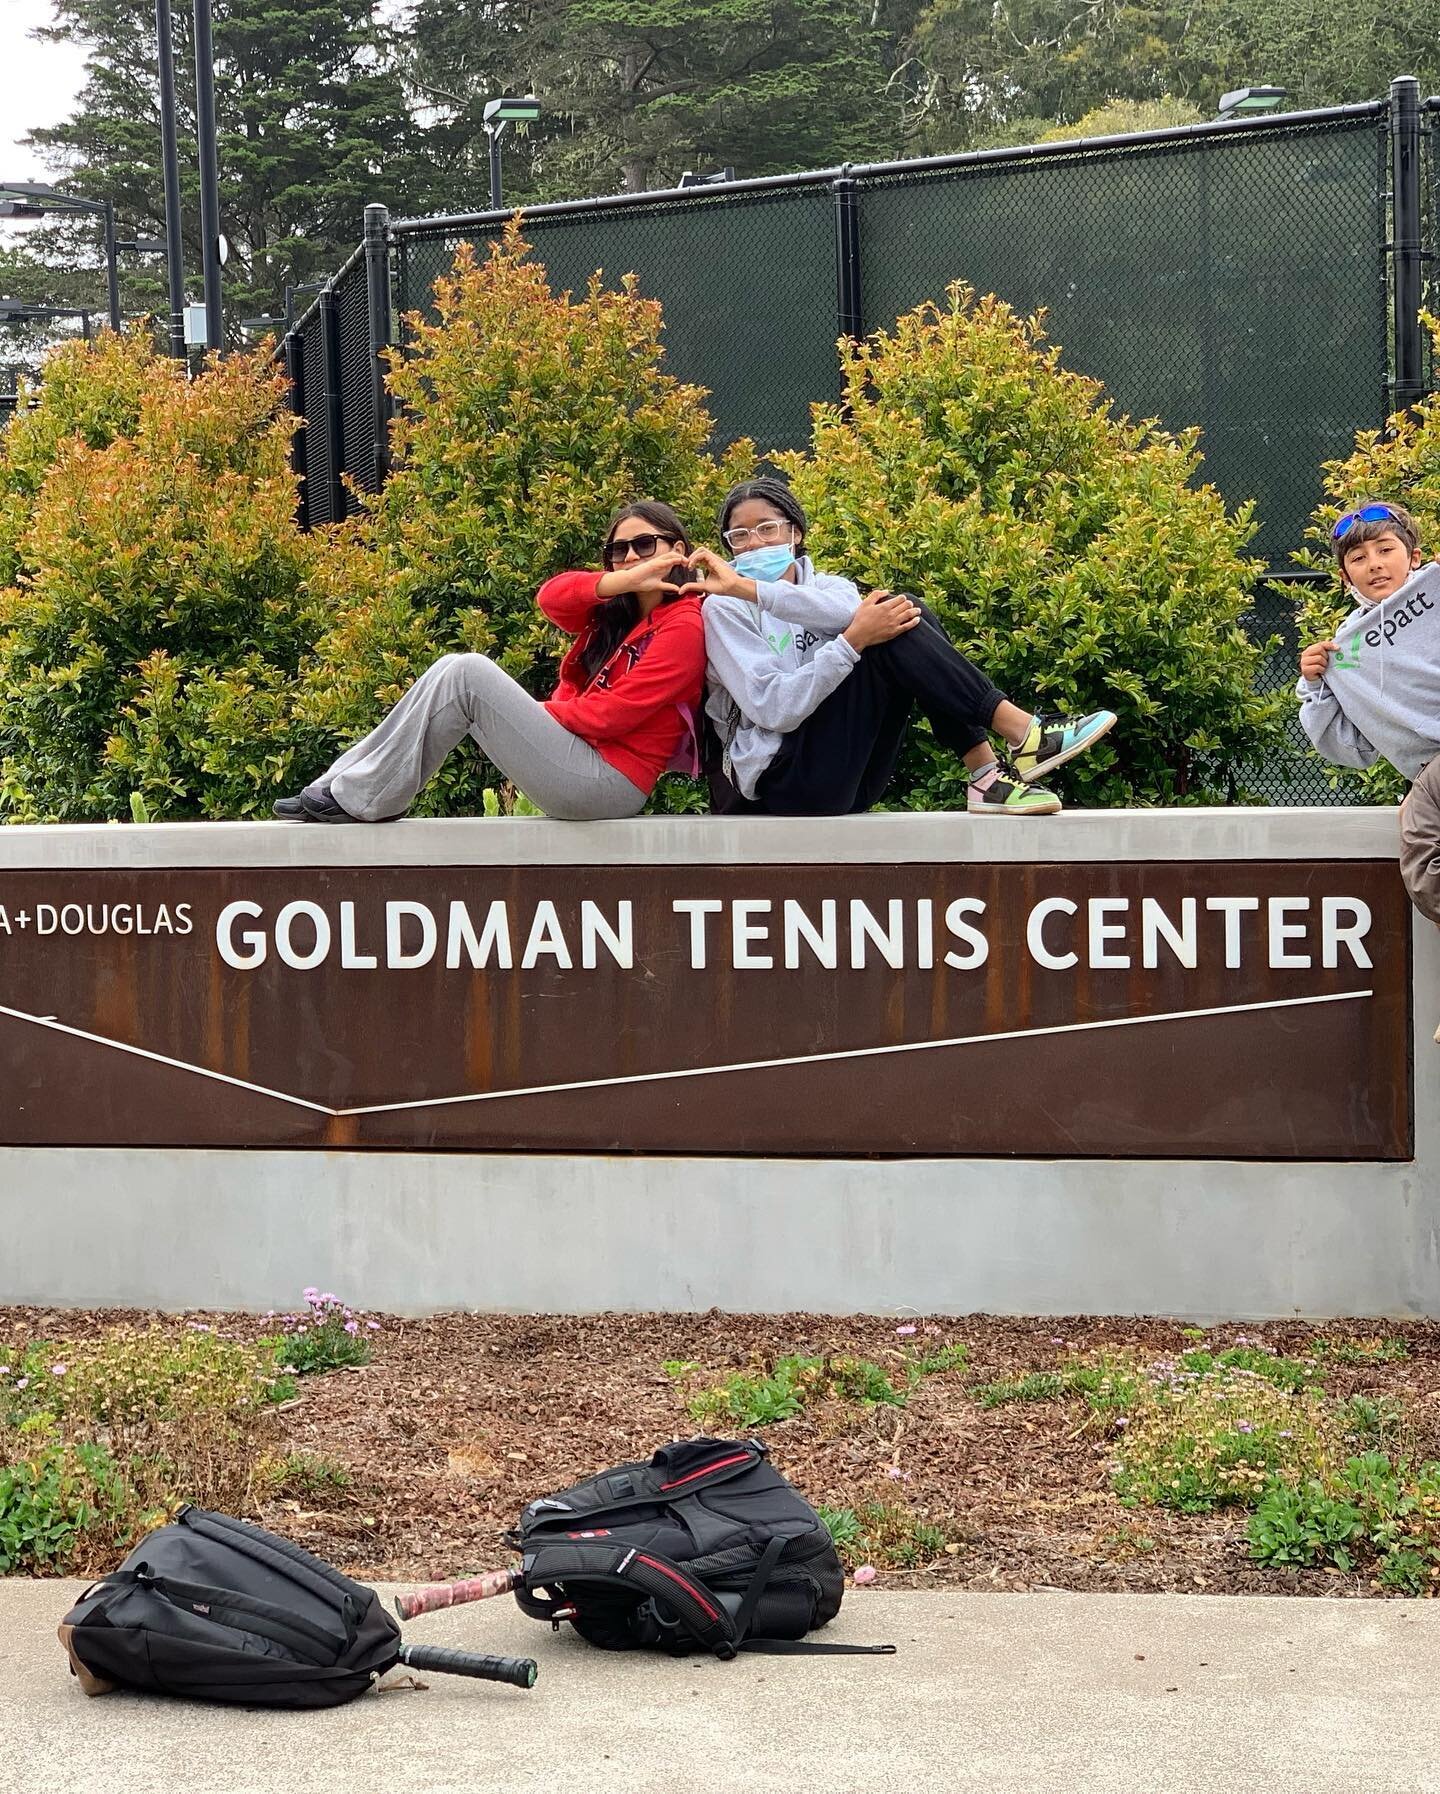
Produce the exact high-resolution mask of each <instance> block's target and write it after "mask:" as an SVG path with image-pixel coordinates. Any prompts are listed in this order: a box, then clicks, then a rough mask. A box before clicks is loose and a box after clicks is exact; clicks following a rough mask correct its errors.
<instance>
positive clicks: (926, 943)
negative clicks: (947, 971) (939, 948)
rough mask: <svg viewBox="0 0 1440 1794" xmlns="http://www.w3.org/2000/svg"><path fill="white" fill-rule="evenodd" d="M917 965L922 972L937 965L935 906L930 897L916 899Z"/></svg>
mask: <svg viewBox="0 0 1440 1794" xmlns="http://www.w3.org/2000/svg"><path fill="white" fill-rule="evenodd" d="M915 963H916V965H917V966H919V968H920V970H921V971H922V972H928V971H930V970H931V968H932V967H933V966H934V964H935V905H934V903H933V902H932V901H931V899H930V898H928V897H917V898H916V899H915Z"/></svg>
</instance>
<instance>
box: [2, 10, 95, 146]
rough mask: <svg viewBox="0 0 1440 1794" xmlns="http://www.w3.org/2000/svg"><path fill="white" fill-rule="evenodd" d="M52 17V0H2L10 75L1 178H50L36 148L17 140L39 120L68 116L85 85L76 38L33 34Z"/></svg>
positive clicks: (51, 121)
mask: <svg viewBox="0 0 1440 1794" xmlns="http://www.w3.org/2000/svg"><path fill="white" fill-rule="evenodd" d="M51 17H52V13H51V8H50V0H0V69H3V70H4V81H5V101H4V116H5V123H4V125H3V126H0V133H3V141H0V157H3V161H0V180H9V181H43V180H48V179H49V178H50V171H49V170H48V169H47V168H46V167H45V165H44V164H43V163H42V162H41V160H40V158H39V156H38V155H37V154H36V153H35V151H34V150H29V149H21V148H19V147H17V146H18V144H19V140H20V139H21V138H22V137H24V136H25V135H26V134H27V133H28V132H30V131H32V130H34V129H35V128H36V127H37V126H40V125H53V124H58V123H59V121H60V120H61V119H62V118H65V117H66V116H67V115H68V114H69V112H70V110H71V107H72V105H73V104H74V100H75V95H76V93H77V92H78V91H79V87H80V82H81V79H82V77H83V75H84V64H85V58H84V54H83V52H82V51H81V50H79V49H78V48H76V47H74V46H72V45H70V44H42V43H37V42H36V41H35V39H34V38H33V37H31V36H30V35H29V33H30V32H32V31H33V30H34V29H35V27H36V26H37V25H48V24H49V23H50V20H51Z"/></svg>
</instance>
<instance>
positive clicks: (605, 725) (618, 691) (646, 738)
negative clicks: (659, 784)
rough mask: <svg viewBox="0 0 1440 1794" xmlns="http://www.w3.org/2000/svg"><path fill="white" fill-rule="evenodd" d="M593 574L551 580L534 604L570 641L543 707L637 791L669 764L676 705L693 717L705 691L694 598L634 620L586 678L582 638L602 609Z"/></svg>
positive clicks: (677, 722)
mask: <svg viewBox="0 0 1440 1794" xmlns="http://www.w3.org/2000/svg"><path fill="white" fill-rule="evenodd" d="M602 577H603V576H602V575H601V574H599V573H557V574H556V575H555V577H554V578H553V579H547V580H546V581H545V583H544V585H543V586H541V588H540V590H539V592H538V593H537V594H536V600H535V601H536V603H537V604H538V605H539V606H540V609H541V610H542V611H543V612H544V613H545V615H546V616H547V617H548V618H549V619H550V621H551V622H552V623H555V624H557V625H558V626H559V627H560V628H561V629H563V630H564V631H565V632H566V634H567V635H574V636H578V637H579V638H580V640H578V641H577V642H576V643H575V646H574V647H573V648H571V650H570V652H569V653H568V654H567V655H566V656H565V658H564V660H563V661H561V663H560V683H559V684H558V685H557V686H556V687H555V692H554V695H553V696H552V697H551V698H549V699H548V700H547V702H546V705H545V708H546V709H547V710H548V711H549V712H550V714H551V716H553V717H554V718H555V720H556V721H557V722H560V723H563V724H564V725H565V727H566V728H567V729H569V730H570V731H571V733H572V734H575V735H578V736H579V737H580V739H581V740H582V741H588V742H589V743H590V745H591V747H593V748H594V749H595V752H596V753H597V754H599V756H600V757H601V759H602V760H607V761H609V763H610V765H611V766H613V767H614V768H615V770H616V771H617V772H619V773H623V774H624V775H625V777H626V778H627V779H629V780H630V782H631V784H632V785H638V786H639V788H640V789H641V790H642V791H644V792H647V793H648V792H650V791H652V790H654V788H655V781H656V780H657V779H658V778H659V777H660V775H661V773H662V772H664V770H665V768H666V767H667V766H668V765H669V764H670V759H671V756H672V755H673V754H674V752H675V749H676V747H677V746H678V745H679V741H680V735H681V732H682V730H683V729H684V727H685V723H684V719H683V718H682V717H681V715H680V710H679V706H680V705H681V704H688V705H689V706H690V708H691V709H692V710H698V708H699V705H700V697H701V694H702V692H703V690H704V687H705V625H704V623H703V622H702V621H701V617H700V600H699V599H698V598H676V599H673V600H672V601H671V602H670V603H669V604H660V605H657V606H656V608H655V609H654V610H653V611H651V613H650V615H649V616H648V617H642V618H641V619H640V621H639V622H638V623H637V624H636V625H635V627H634V628H633V629H632V630H631V631H630V633H629V635H627V636H626V637H625V640H624V641H623V642H621V644H620V646H619V647H618V648H617V649H616V650H615V652H614V653H613V654H612V655H611V656H610V658H609V660H607V661H606V663H605V665H604V666H603V667H601V669H600V671H599V672H598V673H596V674H595V676H594V677H593V678H588V677H587V676H586V673H585V670H584V668H583V667H582V666H581V665H580V650H581V648H582V646H583V645H584V636H585V631H586V630H587V629H588V627H589V625H590V620H591V618H592V616H593V615H594V613H595V607H596V605H597V604H600V603H603V600H602V599H601V598H600V596H599V594H598V593H597V591H596V589H595V588H596V587H597V586H598V585H599V584H600V580H601V578H602Z"/></svg>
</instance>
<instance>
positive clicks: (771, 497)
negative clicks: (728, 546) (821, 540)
mask: <svg viewBox="0 0 1440 1794" xmlns="http://www.w3.org/2000/svg"><path fill="white" fill-rule="evenodd" d="M747 498H759V499H763V500H764V502H765V503H766V504H767V505H770V506H772V507H773V508H774V509H775V510H777V511H778V512H779V513H780V515H781V516H782V517H783V518H784V519H785V521H786V522H787V523H793V524H794V526H795V528H796V529H798V530H799V532H800V545H801V547H802V548H803V547H804V545H805V532H806V531H807V530H808V529H809V527H810V524H809V520H808V519H807V518H806V516H805V507H804V506H803V505H802V504H801V503H800V500H799V499H798V498H796V496H795V494H794V493H793V492H792V491H791V490H790V488H789V487H788V486H787V485H786V484H785V482H784V480H777V479H772V478H771V477H770V475H769V474H763V475H762V476H761V477H760V478H759V479H758V480H742V481H741V482H740V484H739V485H738V486H732V487H731V488H730V490H729V491H728V492H727V493H726V494H725V502H724V504H723V505H721V507H720V540H721V541H722V542H723V541H724V540H725V532H726V530H727V529H729V527H730V519H731V518H732V517H733V516H734V515H735V512H736V510H737V509H738V508H739V507H740V506H741V505H743V504H744V503H745V500H746V499H747Z"/></svg>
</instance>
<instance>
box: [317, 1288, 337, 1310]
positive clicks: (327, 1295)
mask: <svg viewBox="0 0 1440 1794" xmlns="http://www.w3.org/2000/svg"><path fill="white" fill-rule="evenodd" d="M320 1300H321V1301H322V1302H331V1303H333V1304H334V1305H335V1306H336V1307H337V1308H338V1307H339V1305H340V1298H339V1296H336V1295H332V1294H331V1293H330V1291H329V1290H327V1291H326V1292H325V1294H324V1295H323V1296H321V1298H320Z"/></svg>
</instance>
